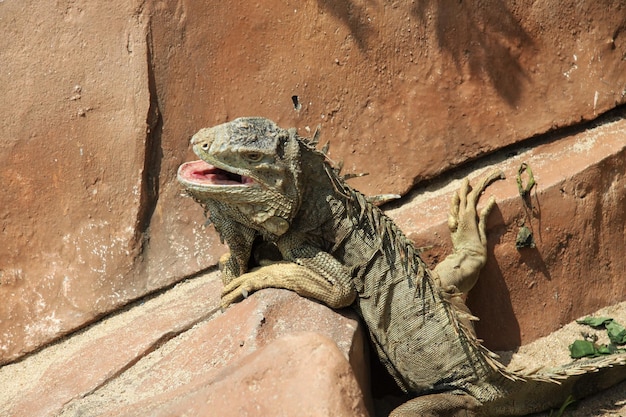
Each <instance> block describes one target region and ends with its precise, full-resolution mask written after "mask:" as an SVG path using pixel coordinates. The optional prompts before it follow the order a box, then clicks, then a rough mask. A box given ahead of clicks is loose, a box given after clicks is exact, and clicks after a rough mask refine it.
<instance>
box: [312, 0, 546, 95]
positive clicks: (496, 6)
mask: <svg viewBox="0 0 626 417" xmlns="http://www.w3.org/2000/svg"><path fill="white" fill-rule="evenodd" d="M376 3H377V2H376V1H374V0H367V3H366V5H357V4H355V3H354V2H353V1H350V0H344V1H334V0H318V5H319V7H320V8H321V9H322V10H324V11H326V12H328V13H330V14H332V15H333V16H334V17H335V18H337V19H338V20H339V21H341V22H343V24H345V25H346V27H347V28H348V29H349V30H350V33H351V34H352V36H353V38H354V40H355V42H356V43H357V45H358V47H359V49H360V50H361V51H364V52H367V51H368V50H369V49H372V48H375V47H376V45H374V42H373V41H374V39H375V36H374V35H375V34H376V32H377V30H376V28H375V27H374V26H373V24H372V23H371V22H370V21H369V20H368V12H367V9H366V7H367V5H368V4H369V5H376ZM380 6H381V7H382V3H381V4H380ZM408 13H410V14H411V15H412V16H414V17H415V18H417V19H418V20H419V21H420V22H421V23H422V24H423V25H425V26H427V27H430V26H433V29H434V37H435V41H436V42H437V45H438V47H439V48H440V50H441V51H442V52H443V53H447V54H449V56H450V58H451V59H452V61H453V62H454V65H455V66H456V68H457V70H458V72H459V73H460V74H464V73H469V75H470V76H472V77H476V78H480V79H484V80H485V81H486V82H488V83H490V84H491V85H492V86H493V87H494V88H495V90H496V91H497V93H498V94H499V95H500V96H501V97H502V99H503V100H504V101H505V102H506V103H507V104H508V105H510V106H515V105H517V103H518V102H519V100H520V98H521V95H522V93H523V90H524V84H525V83H526V82H527V81H528V76H527V74H526V71H525V70H524V67H523V66H522V64H521V62H520V57H521V55H522V53H523V52H524V51H525V50H526V51H528V49H530V48H533V47H534V42H533V39H532V38H531V37H530V35H529V34H528V33H527V32H526V31H525V30H524V28H523V27H522V26H521V25H520V23H519V21H518V20H517V18H516V17H515V16H514V15H513V13H511V11H510V10H509V9H508V8H507V6H506V5H505V4H504V3H503V2H502V1H501V0H485V1H481V2H466V1H462V0H416V2H415V4H414V5H413V6H412V7H411V9H410V10H408Z"/></svg>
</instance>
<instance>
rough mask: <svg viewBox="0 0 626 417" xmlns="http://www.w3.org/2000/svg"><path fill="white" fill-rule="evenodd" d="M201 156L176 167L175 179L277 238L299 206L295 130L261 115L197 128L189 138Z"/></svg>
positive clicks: (298, 153)
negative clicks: (222, 204)
mask: <svg viewBox="0 0 626 417" xmlns="http://www.w3.org/2000/svg"><path fill="white" fill-rule="evenodd" d="M191 144H192V146H193V151H194V152H195V153H196V155H198V156H199V157H200V159H201V160H199V161H193V162H187V163H185V164H183V165H181V166H180V168H179V169H178V181H179V182H180V183H182V185H183V186H184V187H185V188H186V189H187V191H188V192H189V193H190V194H191V195H192V196H193V197H194V198H195V199H196V200H197V201H199V202H200V203H202V202H203V201H207V200H218V201H220V202H222V203H224V204H226V205H228V206H229V207H233V208H235V209H236V210H237V211H238V212H239V213H240V214H241V215H243V217H245V218H246V219H247V220H248V221H249V222H250V224H249V226H250V227H254V228H260V229H262V230H264V231H267V232H269V233H271V234H273V235H276V236H280V235H282V234H284V233H285V232H286V231H287V229H288V228H289V224H290V222H291V220H292V219H293V217H294V216H295V214H296V212H297V210H298V208H299V204H300V193H301V190H300V187H299V184H298V176H299V174H300V145H299V143H298V140H297V138H296V134H295V131H293V130H285V129H281V128H280V127H278V126H277V125H276V124H275V123H274V122H272V121H271V120H268V119H264V118H260V117H246V118H239V119H236V120H233V121H231V122H229V123H224V124H221V125H218V126H215V127H211V128H205V129H201V130H200V131H198V133H196V134H195V135H194V136H193V137H192V139H191Z"/></svg>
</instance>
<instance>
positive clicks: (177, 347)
mask: <svg viewBox="0 0 626 417" xmlns="http://www.w3.org/2000/svg"><path fill="white" fill-rule="evenodd" d="M220 292H221V282H219V280H218V279H217V274H216V273H213V274H210V275H207V276H203V277H200V278H196V279H193V280H190V281H186V282H184V283H182V284H179V285H178V286H177V287H175V288H173V289H170V290H168V291H166V292H165V293H163V294H161V295H159V296H157V297H155V298H153V299H151V300H147V301H146V302H145V303H139V304H137V305H135V306H133V307H132V308H131V309H129V310H128V311H124V312H120V313H119V314H116V315H114V316H112V317H110V318H108V319H105V320H103V321H101V322H99V323H97V324H95V325H94V326H92V327H90V328H88V329H86V330H85V331H83V332H80V333H79V334H77V335H73V336H71V337H70V338H68V339H66V340H64V341H63V342H60V343H57V344H55V345H53V346H51V347H49V348H46V349H44V350H42V351H41V352H38V353H36V354H34V355H32V356H29V357H27V358H26V359H24V360H23V361H20V362H18V363H15V364H10V365H6V366H4V367H2V368H0V384H1V385H2V386H4V387H5V389H4V390H2V391H1V392H0V416H2V417H5V416H6V417H9V416H14V415H24V416H26V415H28V416H30V415H33V416H35V415H37V416H44V415H67V416H73V415H76V413H78V414H81V415H92V416H95V415H103V414H107V413H109V414H111V415H126V414H128V415H145V412H146V410H147V409H150V410H154V412H155V413H166V414H167V413H170V414H169V415H171V413H173V412H174V411H171V410H174V409H176V410H178V409H179V408H180V407H182V408H189V409H190V410H196V411H197V412H198V413H201V412H202V413H204V412H205V411H206V410H207V408H206V407H205V405H204V404H206V398H209V397H210V398H212V400H211V401H213V402H214V404H213V405H211V408H212V409H216V407H222V408H221V409H220V408H218V409H220V410H221V411H220V412H219V413H218V415H223V414H227V413H230V412H236V411H233V410H232V409H231V408H228V407H227V404H226V402H224V401H223V400H222V398H221V396H222V395H225V394H227V393H229V392H231V393H232V392H239V393H240V395H242V396H243V397H242V398H244V397H246V396H247V397H249V398H253V399H255V402H254V404H256V405H258V406H262V407H263V409H264V410H265V409H276V407H278V406H279V405H280V403H281V402H282V401H283V400H284V401H287V400H288V399H289V398H298V397H299V396H300V394H301V392H302V391H303V390H304V391H306V392H309V393H310V396H309V397H308V398H306V399H301V402H302V401H310V402H311V403H310V404H308V403H306V404H308V405H312V404H317V405H316V406H315V407H312V408H311V410H318V411H319V410H323V409H324V407H326V408H327V409H329V410H332V411H333V413H334V412H337V413H340V414H338V415H349V414H350V411H348V410H352V411H351V412H353V413H357V412H362V414H361V415H365V414H363V413H366V411H365V409H364V407H363V404H364V403H366V402H368V401H370V400H369V397H366V398H368V399H367V400H364V399H363V398H364V397H363V394H362V392H365V393H366V394H368V393H369V368H368V365H367V362H368V359H367V352H366V343H365V340H364V334H363V330H362V328H361V327H360V325H359V323H358V321H357V320H356V318H355V316H354V313H351V312H345V314H343V315H342V314H338V313H337V312H334V311H333V310H331V309H329V308H327V307H325V306H323V305H321V304H319V303H316V302H313V301H310V300H307V299H304V298H302V297H300V296H298V295H297V294H295V293H293V292H290V291H286V290H276V289H270V290H265V291H261V292H258V293H256V294H254V295H253V296H251V297H250V298H249V299H247V300H245V301H243V302H241V303H239V304H236V305H234V306H232V307H230V308H228V309H227V310H226V311H225V313H219V308H217V307H218V305H219V294H220ZM216 312H217V314H215V313H216ZM192 326H193V327H192ZM266 348H267V349H266ZM352 369H354V371H352ZM251 380H252V381H257V383H254V384H252V383H250V384H252V385H250V384H248V382H249V381H251ZM242 384H244V385H246V386H248V385H250V390H252V391H253V392H249V393H246V392H243V391H239V389H240V388H241V387H242ZM253 385H254V386H253ZM334 385H336V386H337V387H336V390H331V389H329V387H332V386H334ZM361 387H362V388H361ZM255 388H258V389H259V391H258V392H257V391H254V389H255ZM272 392H276V393H280V395H282V396H279V398H278V400H280V401H279V402H276V401H277V399H276V398H273V397H271V398H268V399H267V400H264V395H269V393H272ZM216 393H219V395H218V394H216ZM255 393H256V394H255ZM209 394H210V395H209ZM254 395H258V396H256V397H254ZM199 398H202V401H200V400H199ZM302 403H303V404H305V402H302ZM220 404H221V405H220ZM248 405H249V404H248ZM296 405H297V402H294V403H292V404H291V406H296ZM198 407H199V408H198ZM167 410H170V411H167ZM202 410H205V411H202ZM341 410H344V411H341ZM359 410H361V411H359ZM250 411H252V409H250ZM318 411H314V412H313V414H312V415H316V413H317V412H318ZM142 413H143V414H142ZM331 414H332V413H331ZM159 415H162V414H159ZM163 415H164V414H163ZM194 415H204V414H195V413H194ZM257 415H262V414H257Z"/></svg>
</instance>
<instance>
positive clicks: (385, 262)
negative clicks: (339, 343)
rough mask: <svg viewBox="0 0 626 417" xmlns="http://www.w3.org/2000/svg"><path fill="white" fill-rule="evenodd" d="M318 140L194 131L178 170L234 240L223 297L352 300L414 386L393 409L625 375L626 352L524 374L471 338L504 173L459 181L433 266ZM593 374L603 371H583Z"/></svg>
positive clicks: (243, 129) (269, 127)
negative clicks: (187, 157) (275, 294)
mask: <svg viewBox="0 0 626 417" xmlns="http://www.w3.org/2000/svg"><path fill="white" fill-rule="evenodd" d="M317 141H318V135H317V134H316V135H314V136H313V138H303V137H300V136H299V135H298V134H297V133H296V130H295V129H290V130H285V129H282V128H280V127H278V126H277V125H276V124H275V123H274V122H272V121H270V120H268V119H265V118H255V117H251V118H239V119H236V120H233V121H231V122H229V123H225V124H221V125H218V126H215V127H212V128H205V129H201V130H200V131H198V132H197V133H196V134H195V135H194V136H193V138H192V140H191V144H192V146H193V150H194V152H195V153H196V154H197V155H198V156H199V157H200V158H201V160H199V161H194V162H188V163H185V164H183V165H181V166H180V168H179V170H178V180H179V181H180V182H181V183H182V185H183V186H184V187H185V188H186V190H187V191H188V193H189V194H190V195H191V196H193V197H194V199H195V200H196V201H197V202H199V203H200V204H201V205H202V206H204V208H205V213H206V211H208V212H209V213H210V221H211V222H212V223H213V224H214V225H215V228H216V230H217V231H218V232H219V233H220V235H221V237H222V239H223V240H224V241H226V243H227V244H228V246H229V248H230V254H229V255H227V256H225V257H224V258H223V259H222V260H221V262H220V264H221V269H222V279H223V282H224V290H223V294H222V303H223V305H224V306H227V305H229V304H231V303H233V302H236V301H238V300H239V299H241V298H242V297H244V296H247V294H249V293H251V292H253V291H256V290H260V289H262V288H267V287H277V288H287V289H290V290H293V291H295V292H297V293H298V294H300V295H302V296H305V297H310V298H314V299H317V300H319V301H321V302H323V303H325V304H327V305H328V306H330V307H332V308H340V307H345V306H352V307H353V308H354V309H355V310H356V311H357V313H358V314H359V315H360V316H361V317H362V319H363V321H364V322H365V324H366V326H367V328H368V331H369V335H370V337H371V340H372V343H373V345H374V346H375V348H376V350H377V354H378V356H379V357H380V359H381V361H382V363H383V364H384V365H385V367H386V369H387V370H388V371H389V373H390V374H391V375H392V376H393V378H394V379H395V381H396V382H397V384H398V385H399V386H400V387H401V388H402V390H404V391H405V392H407V393H410V394H412V395H414V396H415V397H414V398H413V399H411V400H409V401H408V402H406V403H404V404H402V405H400V406H399V407H398V408H396V409H395V410H394V411H393V412H392V413H391V416H394V417H397V416H422V415H432V416H457V415H459V416H460V415H464V416H467V415H469V416H504V415H524V414H528V413H532V412H537V411H542V410H546V409H549V408H552V407H558V406H559V405H561V404H562V403H563V401H564V400H565V399H566V398H567V397H568V396H569V395H570V394H572V395H574V396H575V397H579V396H582V395H588V394H589V393H590V392H592V391H595V390H599V389H603V388H605V387H606V386H609V385H612V384H614V383H616V382H618V381H619V380H621V379H624V378H626V354H621V355H612V356H608V357H606V358H602V359H596V360H581V361H578V362H575V363H572V364H570V365H566V366H563V367H560V368H558V369H554V370H552V371H545V372H541V373H534V374H532V375H525V374H522V373H515V372H511V371H509V370H507V369H506V368H505V367H504V366H503V365H502V364H500V363H499V362H498V361H497V360H496V355H494V354H493V353H491V352H490V351H489V350H487V349H486V348H485V347H483V346H482V345H481V344H480V343H479V341H478V340H477V339H476V337H475V335H474V331H473V327H472V320H473V319H474V318H473V316H471V314H470V312H469V310H468V309H467V307H466V306H465V304H464V301H463V296H462V295H463V294H465V293H467V291H469V290H470V289H471V288H472V286H473V285H474V283H475V282H476V279H477V278H478V273H479V271H480V269H481V268H482V267H483V265H484V264H485V262H486V258H487V249H486V232H485V229H486V226H485V223H486V218H487V216H488V215H489V212H490V211H491V210H492V208H493V207H494V205H495V200H494V198H493V197H492V198H490V199H489V201H488V203H487V205H486V207H485V208H484V209H483V210H482V212H481V213H480V215H478V213H477V211H476V204H477V202H478V199H479V197H480V195H481V194H482V193H483V191H484V190H485V188H486V187H487V186H488V185H489V184H490V183H491V182H492V181H495V180H497V179H498V178H500V177H501V176H502V174H501V172H499V171H496V172H493V173H491V174H490V175H488V176H487V177H486V178H485V179H484V180H482V182H480V184H479V185H478V186H476V187H474V188H472V187H471V186H470V185H469V182H468V181H467V180H465V181H463V183H462V186H461V188H460V190H459V191H458V192H457V193H455V195H454V199H453V202H452V205H451V209H450V213H449V219H448V224H449V227H450V230H451V232H452V241H453V245H454V253H453V254H451V255H450V256H448V257H447V258H446V259H445V260H444V261H442V262H441V263H440V264H439V265H437V266H436V267H435V268H434V269H433V270H430V269H429V268H428V267H427V266H426V264H425V263H424V262H423V261H422V259H421V258H420V255H419V251H418V250H417V249H416V248H415V247H414V245H413V243H411V241H410V240H409V239H407V237H406V236H405V235H404V234H403V233H402V232H401V231H400V229H399V228H398V227H397V226H396V225H395V224H394V223H393V221H392V220H391V219H390V218H388V217H387V216H386V215H385V214H384V213H383V212H382V211H381V210H380V209H379V208H377V207H375V206H374V205H373V204H371V203H370V201H368V199H367V198H366V197H365V196H364V195H363V194H361V193H360V192H358V191H356V190H354V189H353V188H351V187H350V186H349V185H347V183H346V181H345V180H344V178H343V176H342V174H341V173H340V172H339V169H338V168H337V167H336V166H335V165H333V164H332V163H331V161H330V160H329V158H328V157H327V155H326V153H325V152H324V151H320V150H317V149H316V145H317ZM590 372H594V376H598V375H600V376H601V377H599V378H598V377H595V378H593V382H589V381H587V380H586V379H585V378H584V376H585V375H589V373H590Z"/></svg>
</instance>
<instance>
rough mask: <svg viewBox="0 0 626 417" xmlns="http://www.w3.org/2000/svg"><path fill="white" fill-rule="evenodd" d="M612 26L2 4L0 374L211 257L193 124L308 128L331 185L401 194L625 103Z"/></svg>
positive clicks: (464, 14)
mask: <svg viewBox="0 0 626 417" xmlns="http://www.w3.org/2000/svg"><path fill="white" fill-rule="evenodd" d="M625 15H626V10H625V8H624V5H623V4H622V3H621V2H619V1H612V2H611V1H610V2H605V3H601V4H600V3H597V2H593V1H590V0H589V1H583V2H578V3H576V7H573V6H571V5H569V4H554V3H553V2H546V3H536V2H535V3H532V4H531V3H528V4H527V3H523V4H522V3H519V2H497V1H493V2H486V3H480V4H470V3H468V2H460V3H454V4H450V5H447V6H446V8H445V9H444V8H442V7H441V6H440V5H439V3H437V2H432V1H425V2H415V4H408V3H407V4H403V3H402V4H401V3H397V2H396V3H393V2H392V3H386V2H367V1H363V0H356V1H348V2H341V3H337V2H329V1H326V0H319V1H317V2H305V3H303V2H295V1H288V2H275V1H269V2H262V3H259V4H250V3H249V2H243V1H239V0H237V1H233V2H228V3H219V2H209V3H206V2H189V1H187V0H181V1H178V2H165V1H158V0H154V1H148V2H141V1H135V2H118V1H113V2H106V3H93V2H87V1H84V0H78V1H72V2H69V1H60V2H57V3H55V4H54V5H53V6H51V5H49V4H47V3H40V2H36V1H32V0H30V1H19V2H17V1H4V2H1V4H0V25H1V26H2V27H3V28H6V30H5V32H4V33H3V36H2V37H1V38H0V60H1V61H2V63H3V65H2V69H1V70H0V85H2V93H3V95H2V97H3V100H2V101H1V102H0V112H1V113H2V114H3V115H4V117H3V118H2V122H0V123H2V132H3V136H2V138H0V141H1V142H0V159H1V161H2V163H1V164H0V181H1V184H2V187H0V196H1V198H2V201H3V204H2V205H1V206H0V240H1V242H2V244H0V297H1V298H2V299H3V300H4V302H3V303H2V304H1V305H0V335H1V337H0V363H6V362H7V361H11V360H14V359H16V358H19V357H20V356H22V355H23V354H24V353H26V352H29V351H32V350H33V349H36V348H38V347H40V346H41V345H43V344H45V343H47V342H49V341H51V340H53V339H55V338H57V337H59V336H61V335H63V334H65V333H67V332H70V331H72V330H74V329H76V328H79V327H81V326H83V325H84V324H85V323H88V322H90V321H93V320H95V319H96V318H97V317H99V316H101V315H102V314H105V313H107V312H110V311H112V310H114V309H116V308H119V307H120V306H122V305H124V304H126V303H128V302H129V301H130V300H133V299H135V298H137V297H141V296H143V295H145V294H146V293H149V292H150V291H153V290H155V289H158V288H162V287H164V286H167V285H170V284H172V283H173V282H175V281H177V280H180V279H181V278H182V277H185V276H189V275H191V274H194V273H196V272H197V271H199V270H203V269H204V268H207V267H208V266H210V265H213V264H214V263H215V262H216V259H217V257H218V256H219V255H220V254H221V253H222V252H223V251H224V247H223V246H220V245H219V244H218V239H217V238H216V237H215V235H214V234H213V233H206V232H205V230H204V229H203V228H202V223H203V219H202V215H201V209H200V208H199V207H198V206H197V205H195V204H194V203H193V202H192V201H191V200H189V199H183V198H181V197H180V191H181V190H180V187H179V185H178V184H177V183H176V182H175V179H174V178H175V171H176V168H177V166H178V165H179V164H180V163H181V162H182V161H183V160H185V159H189V158H190V157H191V155H190V154H189V152H188V144H187V142H188V138H189V137H190V136H191V135H192V134H193V133H194V132H195V131H196V130H198V129H199V128H201V127H205V126H208V125H213V124H215V123H218V122H222V121H225V120H230V119H232V118H234V117H237V116H242V115H262V116H267V117H270V118H272V119H274V120H276V121H277V122H279V124H281V125H283V126H285V127H290V126H295V127H298V128H299V129H300V132H301V133H303V134H306V133H307V131H309V130H313V129H315V127H316V126H317V125H318V124H321V125H322V130H323V132H324V133H323V135H324V136H323V138H324V139H326V140H331V142H332V143H333V148H332V157H333V158H334V159H337V160H339V159H344V160H345V166H346V171H356V172H370V173H371V175H370V176H369V177H364V178H362V179H359V180H357V181H355V182H354V184H355V185H357V186H358V187H359V188H361V189H363V190H364V191H365V192H367V193H377V192H381V191H382V192H405V191H407V190H408V189H409V188H410V187H411V186H412V185H413V184H414V183H415V182H417V181H419V180H422V179H426V178H432V177H434V176H437V175H439V174H440V173H442V172H444V171H446V170H447V169H449V168H450V167H453V166H456V165H459V164H462V163H465V162H467V161H468V160H471V159H475V158H478V157H480V156H482V155H485V154H487V153H489V152H492V151H494V150H497V149H499V148H502V147H503V146H506V145H509V144H513V143H519V142H521V141H524V140H525V139H526V138H528V137H532V136H534V135H536V134H538V133H542V132H545V131H546V130H549V129H551V128H556V127H562V126H567V125H571V124H574V123H577V122H578V121H580V120H582V119H591V118H594V117H596V115H598V114H600V113H602V112H604V111H606V110H608V109H610V108H612V107H614V106H615V105H617V104H621V103H624V100H626V98H625V95H624V94H623V90H624V85H626V68H625V65H626V61H624V60H623V56H624V54H625V53H626V42H625V39H626V38H625V37H624V33H626V32H624V27H625V20H626V19H625ZM105 16H106V18H104V17H105ZM294 97H297V103H295V104H297V105H296V106H295V107H294V102H293V101H292V99H293V98H294Z"/></svg>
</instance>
